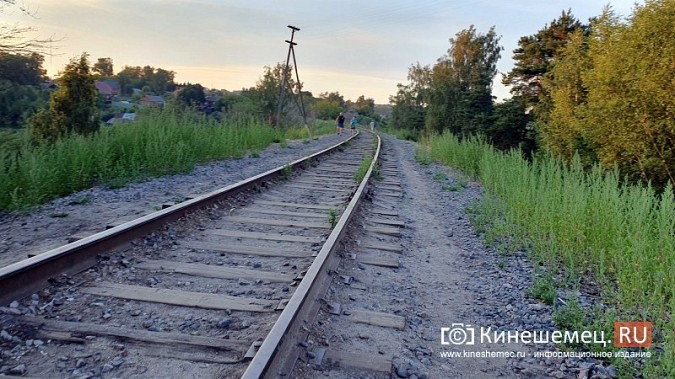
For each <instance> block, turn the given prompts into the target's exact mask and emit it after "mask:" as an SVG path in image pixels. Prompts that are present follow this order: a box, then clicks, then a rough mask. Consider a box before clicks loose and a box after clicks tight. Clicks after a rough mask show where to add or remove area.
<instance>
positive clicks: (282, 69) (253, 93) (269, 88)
mask: <svg viewBox="0 0 675 379" xmlns="http://www.w3.org/2000/svg"><path fill="white" fill-rule="evenodd" d="M292 70H293V66H290V65H289V66H288V67H286V65H285V64H283V63H277V65H276V66H274V67H270V66H265V67H264V72H263V76H262V77H261V78H260V79H258V81H257V83H256V86H255V87H252V88H249V89H248V90H247V91H246V92H247V93H246V94H247V96H250V97H251V99H253V100H254V102H255V103H256V104H257V107H258V110H259V112H260V113H261V114H262V116H263V118H264V119H265V120H267V122H269V123H270V124H272V125H280V124H281V123H282V120H283V119H284V118H285V117H286V116H287V115H288V114H289V109H288V108H289V107H288V106H289V105H290V104H291V102H295V101H297V98H296V95H294V94H293V90H292V89H293V88H295V87H296V83H295V81H294V80H293V78H292V76H291V73H292V72H293V71H292ZM284 75H286V78H287V79H286V85H285V87H284V94H283V97H282V100H281V101H282V104H281V111H282V114H281V119H282V120H277V119H276V113H277V109H278V106H279V93H280V92H281V83H282V81H283V80H284V79H283V78H284Z"/></svg>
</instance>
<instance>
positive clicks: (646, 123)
mask: <svg viewBox="0 0 675 379" xmlns="http://www.w3.org/2000/svg"><path fill="white" fill-rule="evenodd" d="M674 9H675V0H648V1H646V2H645V4H644V5H643V6H637V7H636V8H635V10H634V13H633V15H632V16H631V17H630V18H629V19H628V21H622V20H621V19H620V18H619V17H617V16H616V15H615V14H614V12H613V11H612V10H611V8H606V9H605V10H604V11H603V14H602V15H601V16H600V17H598V18H596V19H595V20H594V21H593V22H592V23H591V28H590V35H588V36H584V35H583V33H581V32H576V33H575V34H573V35H572V38H571V39H570V42H569V44H568V46H567V47H566V48H565V49H564V50H562V54H560V56H559V58H558V59H557V61H556V62H554V64H553V65H552V69H551V72H550V74H547V78H546V80H545V81H544V82H543V85H544V88H545V89H546V90H547V91H549V92H550V94H551V100H552V108H551V115H550V117H549V118H548V119H547V120H546V121H545V122H544V123H542V127H541V134H542V140H543V141H544V142H545V143H546V146H547V148H548V149H549V150H551V151H552V152H553V153H555V154H558V155H561V156H562V157H563V158H565V159H568V160H569V159H571V157H572V156H573V155H574V154H578V155H579V156H580V157H581V159H582V162H584V163H585V164H586V165H590V164H592V163H596V162H599V163H601V164H602V165H603V166H605V167H609V168H611V167H617V168H618V169H619V170H620V172H621V174H622V175H624V176H628V177H629V178H631V179H633V180H639V181H643V182H647V181H651V182H652V183H653V184H654V185H656V186H658V187H662V186H665V185H666V183H668V182H670V183H672V184H675V118H674V117H673V109H675V95H674V93H675V92H674V91H673V83H675V71H674V70H673V57H674V56H675V28H672V25H675V12H673V10H674Z"/></svg>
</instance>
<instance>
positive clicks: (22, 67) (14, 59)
mask: <svg viewBox="0 0 675 379" xmlns="http://www.w3.org/2000/svg"><path fill="white" fill-rule="evenodd" d="M43 64H44V57H43V56H42V55H40V54H37V53H31V54H26V55H21V54H9V53H2V52H0V80H6V81H9V82H11V83H14V84H18V85H31V86H37V85H39V84H40V83H41V82H42V80H44V78H45V77H46V74H47V71H45V69H44V68H42V65H43Z"/></svg>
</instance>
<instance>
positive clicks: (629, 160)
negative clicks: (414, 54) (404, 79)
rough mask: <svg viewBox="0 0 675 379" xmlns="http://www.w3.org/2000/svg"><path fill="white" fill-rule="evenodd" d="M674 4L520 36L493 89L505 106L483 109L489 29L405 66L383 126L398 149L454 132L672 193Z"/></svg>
mask: <svg viewBox="0 0 675 379" xmlns="http://www.w3.org/2000/svg"><path fill="white" fill-rule="evenodd" d="M674 9H675V0H645V1H644V4H642V5H640V4H636V6H635V8H634V10H633V12H632V14H631V15H630V16H629V17H627V18H621V17H619V16H617V15H616V14H615V13H614V12H613V11H612V9H611V8H610V7H607V8H605V10H604V11H603V12H602V14H601V15H599V16H598V17H594V18H592V19H591V21H589V22H588V23H587V24H584V23H583V22H581V21H579V20H577V19H576V18H575V17H574V15H573V14H572V12H571V10H567V11H563V12H562V14H561V15H560V16H559V17H558V18H556V19H554V20H552V21H551V22H550V23H548V24H546V25H545V26H544V27H543V28H542V29H540V30H539V31H537V32H536V33H534V34H533V35H529V36H524V37H521V38H520V40H519V42H518V48H517V49H515V50H514V51H513V60H514V67H513V69H512V70H511V71H509V72H508V73H506V74H505V75H504V77H503V80H502V82H503V83H504V84H506V85H509V86H511V93H512V95H513V97H512V98H511V99H509V100H505V101H503V102H500V103H494V102H493V101H492V99H491V97H490V96H491V80H492V78H493V77H494V75H495V74H496V71H495V66H494V63H495V62H496V61H497V59H498V58H499V56H500V52H501V47H500V46H499V44H498V43H499V38H498V37H497V35H496V33H495V30H494V29H490V30H489V31H488V32H487V33H485V34H481V33H479V32H478V31H477V30H475V29H474V27H473V26H471V27H469V28H468V29H464V30H462V31H460V32H458V33H457V34H456V35H455V36H454V37H453V38H451V39H450V48H449V49H448V53H447V55H444V56H442V57H441V58H439V59H438V61H437V62H436V63H435V64H433V65H432V66H431V65H427V66H424V65H421V64H419V63H417V64H415V65H413V66H411V67H410V69H409V71H408V83H407V84H400V85H399V87H398V92H397V93H396V95H394V96H392V97H391V98H390V103H391V104H392V105H393V113H392V119H391V123H390V125H391V127H392V128H393V129H394V130H395V133H396V134H397V135H398V136H399V137H400V138H405V139H412V140H415V139H417V138H419V136H420V135H421V134H423V133H425V132H426V133H429V132H436V133H442V132H444V131H451V132H453V133H454V134H455V135H457V136H459V137H461V138H463V137H467V136H470V135H478V134H479V135H482V136H484V138H485V139H486V140H487V141H488V142H490V143H491V144H492V145H493V146H495V147H496V148H499V149H502V150H504V151H507V150H509V149H512V148H518V149H520V150H521V151H522V152H523V153H524V155H525V156H527V157H531V156H532V155H534V154H535V153H537V152H539V153H543V154H547V153H551V154H553V155H555V156H558V157H560V158H562V159H563V160H564V161H566V162H568V163H569V162H571V160H572V159H573V157H574V156H575V155H578V156H579V158H580V161H581V163H582V164H583V166H584V167H585V168H587V169H590V168H591V167H593V165H594V164H596V163H602V165H603V167H605V168H608V169H613V168H614V167H617V168H618V170H619V173H620V175H621V176H622V177H624V176H626V177H628V178H629V179H630V180H631V181H632V182H635V183H637V182H641V183H642V184H647V183H649V182H651V184H652V186H654V187H656V188H658V189H659V190H661V189H663V188H664V187H665V185H666V183H667V182H670V184H671V185H675V149H673V148H672V146H673V145H675V117H673V109H674V107H675V93H674V92H673V83H674V82H675V70H673V60H672V57H673V56H675V28H673V27H672V25H673V24H674V23H675V12H674V11H673V10H674Z"/></svg>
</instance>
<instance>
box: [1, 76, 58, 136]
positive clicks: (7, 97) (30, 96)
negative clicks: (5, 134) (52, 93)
mask: <svg viewBox="0 0 675 379" xmlns="http://www.w3.org/2000/svg"><path fill="white" fill-rule="evenodd" d="M48 101H49V92H48V91H46V90H42V89H40V87H36V86H29V85H19V84H16V83H12V82H10V81H7V80H0V128H21V127H24V126H25V123H26V122H27V120H28V119H29V118H30V117H31V116H32V115H33V114H34V113H35V112H36V111H37V110H38V109H40V108H42V107H44V106H46V105H47V102H48Z"/></svg>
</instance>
